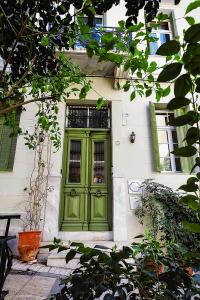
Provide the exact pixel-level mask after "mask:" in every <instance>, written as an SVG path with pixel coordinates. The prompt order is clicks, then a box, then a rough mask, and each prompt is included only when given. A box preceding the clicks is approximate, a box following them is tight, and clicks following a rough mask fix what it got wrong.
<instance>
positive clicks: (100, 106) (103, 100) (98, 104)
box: [97, 97, 105, 109]
mask: <svg viewBox="0 0 200 300" xmlns="http://www.w3.org/2000/svg"><path fill="white" fill-rule="evenodd" d="M104 105H105V99H104V98H103V97H100V98H99V99H98V100H97V108H98V109H101V108H102V107H103V106H104Z"/></svg>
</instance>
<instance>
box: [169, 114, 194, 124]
mask: <svg viewBox="0 0 200 300" xmlns="http://www.w3.org/2000/svg"><path fill="white" fill-rule="evenodd" d="M193 120H194V117H193V115H191V114H188V113H187V114H185V115H182V116H179V117H177V118H173V119H171V120H170V121H169V125H171V126H184V125H187V124H190V122H192V121H193Z"/></svg>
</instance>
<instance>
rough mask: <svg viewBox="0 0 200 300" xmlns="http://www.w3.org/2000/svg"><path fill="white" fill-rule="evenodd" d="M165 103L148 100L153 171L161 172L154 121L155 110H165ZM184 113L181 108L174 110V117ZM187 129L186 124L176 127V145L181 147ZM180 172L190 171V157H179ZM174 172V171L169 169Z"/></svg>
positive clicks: (191, 161)
mask: <svg viewBox="0 0 200 300" xmlns="http://www.w3.org/2000/svg"><path fill="white" fill-rule="evenodd" d="M166 109H167V108H166V104H165V103H153V102H150V120H151V130H152V143H153V157H154V171H155V172H162V168H161V163H160V153H159V143H158V130H157V129H158V127H157V122H156V111H157V110H166ZM183 113H184V111H183V110H182V109H179V110H175V111H174V115H175V117H177V116H180V115H182V114H183ZM187 130H188V126H181V127H176V132H177V137H178V146H179V147H183V146H185V145H186V143H185V142H184V141H183V140H184V138H185V135H186V132H187ZM180 159H181V170H182V171H181V172H182V173H190V171H191V169H192V166H193V158H192V157H181V158H180ZM169 172H174V171H169Z"/></svg>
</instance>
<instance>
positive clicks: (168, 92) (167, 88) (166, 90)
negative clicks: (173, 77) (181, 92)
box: [162, 85, 171, 97]
mask: <svg viewBox="0 0 200 300" xmlns="http://www.w3.org/2000/svg"><path fill="white" fill-rule="evenodd" d="M170 91H171V88H170V85H169V86H168V87H166V89H164V90H163V92H162V96H163V97H167V96H168V95H169V94H170Z"/></svg>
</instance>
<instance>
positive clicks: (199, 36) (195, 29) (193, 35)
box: [184, 23, 200, 43]
mask: <svg viewBox="0 0 200 300" xmlns="http://www.w3.org/2000/svg"><path fill="white" fill-rule="evenodd" d="M184 39H185V41H186V42H187V43H196V42H199V41H200V23H197V24H194V25H192V26H191V27H190V28H188V29H187V30H186V32H185V36H184Z"/></svg>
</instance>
